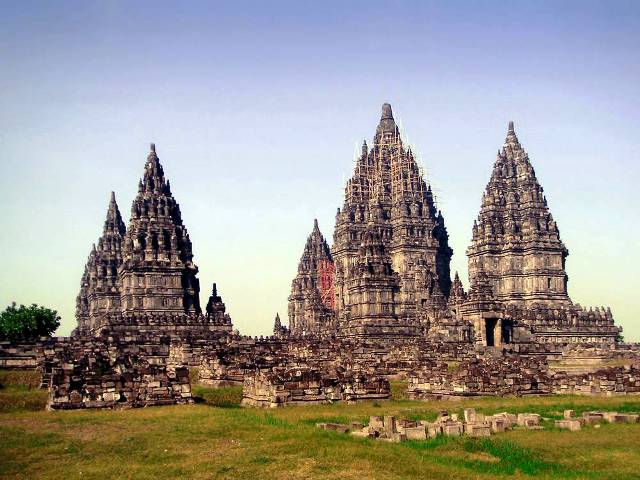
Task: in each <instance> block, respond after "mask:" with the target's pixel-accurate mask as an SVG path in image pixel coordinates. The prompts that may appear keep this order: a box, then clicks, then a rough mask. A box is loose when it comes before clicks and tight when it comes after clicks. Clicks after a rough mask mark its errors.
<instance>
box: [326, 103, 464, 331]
mask: <svg viewBox="0 0 640 480" xmlns="http://www.w3.org/2000/svg"><path fill="white" fill-rule="evenodd" d="M367 229H374V230H376V232H377V235H378V236H379V238H380V239H381V241H382V244H383V245H384V251H385V254H386V255H388V256H389V258H390V260H391V269H392V271H393V272H394V274H395V275H396V276H397V281H398V286H397V291H396V292H395V293H394V295H393V299H392V303H393V306H394V315H395V317H396V318H397V321H398V325H399V326H400V325H402V327H401V329H402V330H405V326H406V325H408V324H410V323H413V324H414V328H412V329H410V330H409V331H412V332H416V333H417V332H418V331H421V327H420V325H419V324H421V323H426V322H427V319H426V317H427V312H429V311H430V310H431V309H432V308H434V306H438V307H441V306H443V305H444V302H445V299H446V297H447V296H448V295H449V290H450V288H451V277H450V271H449V264H450V260H451V255H452V253H453V252H452V250H451V248H449V244H448V235H447V230H446V228H445V225H444V218H443V217H442V214H441V213H440V212H439V211H438V209H437V208H436V204H435V200H434V197H433V194H432V191H431V187H430V186H429V185H428V184H427V182H426V181H425V179H424V177H423V175H422V174H421V172H420V168H419V167H418V164H417V162H416V159H415V157H414V154H413V152H412V151H411V149H410V148H408V147H405V145H404V144H403V141H402V138H401V135H400V131H399V129H398V126H397V125H396V123H395V120H394V118H393V113H392V110H391V106H390V105H389V104H384V105H383V107H382V117H381V119H380V123H379V124H378V127H377V129H376V133H375V136H374V139H373V144H372V146H371V148H369V147H368V146H367V144H366V142H365V143H364V145H363V146H362V153H361V155H360V157H359V158H358V159H357V161H356V166H355V170H354V173H353V176H352V177H351V178H350V179H349V180H348V181H347V185H346V188H345V198H344V204H343V207H342V209H338V213H337V215H336V226H335V231H334V244H333V247H332V249H331V252H332V254H333V259H334V262H335V265H336V271H335V281H334V284H335V285H334V288H335V292H336V314H337V318H338V322H339V328H340V329H345V331H349V328H350V327H349V323H350V322H351V320H352V316H351V306H352V305H354V302H353V300H352V298H351V292H356V291H357V289H354V288H353V286H352V283H353V282H352V281H351V280H352V278H351V275H352V273H353V272H358V271H359V269H358V262H359V257H360V254H361V249H360V247H361V244H362V242H363V239H364V234H365V231H366V230H367ZM357 323H361V319H359V320H358V322H357Z"/></svg>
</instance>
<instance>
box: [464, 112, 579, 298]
mask: <svg viewBox="0 0 640 480" xmlns="http://www.w3.org/2000/svg"><path fill="white" fill-rule="evenodd" d="M568 254H569V252H568V250H567V249H566V248H565V246H564V244H563V243H562V240H560V232H559V230H558V226H557V225H556V222H555V221H554V220H553V217H552V215H551V213H550V212H549V207H548V206H547V200H546V198H545V196H544V193H543V189H542V187H541V186H540V184H539V183H538V180H537V178H536V174H535V171H534V169H533V167H532V166H531V163H530V162H529V156H528V155H527V152H525V150H524V149H523V148H522V146H521V145H520V142H519V141H518V137H517V136H516V133H515V131H514V128H513V122H509V129H508V132H507V138H506V140H505V143H504V145H503V147H502V150H500V151H499V152H498V157H497V159H496V162H495V164H494V166H493V172H492V173H491V179H490V180H489V183H488V185H487V187H486V189H485V193H484V195H483V197H482V205H481V207H480V214H479V215H478V220H477V221H476V222H475V223H474V226H473V240H472V243H471V245H470V246H469V248H468V250H467V256H468V257H469V278H470V280H471V282H473V280H474V279H475V278H476V277H477V276H478V275H479V274H480V272H483V273H484V274H485V275H486V276H487V277H488V278H489V281H490V283H491V286H492V288H493V294H494V296H495V298H496V299H497V300H500V301H503V302H507V303H513V304H515V305H518V306H521V307H526V306H530V305H532V304H533V303H534V302H535V303H543V304H547V305H568V304H569V303H570V300H569V296H568V295H567V274H566V272H565V259H566V257H567V255H568Z"/></svg>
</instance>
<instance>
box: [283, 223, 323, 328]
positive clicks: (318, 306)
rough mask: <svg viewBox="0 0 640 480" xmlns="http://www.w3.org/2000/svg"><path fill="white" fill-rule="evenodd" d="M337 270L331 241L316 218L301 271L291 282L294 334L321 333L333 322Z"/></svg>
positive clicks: (302, 258) (290, 325) (291, 324)
mask: <svg viewBox="0 0 640 480" xmlns="http://www.w3.org/2000/svg"><path fill="white" fill-rule="evenodd" d="M333 274H334V264H333V258H332V257H331V251H330V250H329V245H327V242H326V240H325V239H324V237H323V236H322V233H321V232H320V228H319V227H318V221H317V220H314V221H313V230H312V231H311V234H310V235H309V237H308V238H307V243H306V244H305V246H304V251H303V252H302V257H301V258H300V263H299V264H298V273H297V275H296V277H295V278H294V279H293V281H292V282H291V295H290V296H289V312H288V313H289V328H290V331H291V334H292V335H308V334H318V333H322V332H325V331H326V330H327V328H329V327H332V326H333V320H334V318H335V316H334V301H335V295H334V289H333ZM278 318H279V317H278Z"/></svg>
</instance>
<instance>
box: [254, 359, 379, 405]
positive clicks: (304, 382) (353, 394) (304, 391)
mask: <svg viewBox="0 0 640 480" xmlns="http://www.w3.org/2000/svg"><path fill="white" fill-rule="evenodd" d="M390 396H391V390H390V386H389V382H388V381H387V380H385V379H383V378H380V377H373V378H372V377H367V376H365V375H362V374H357V373H354V372H346V371H334V372H332V373H323V372H320V371H319V370H316V369H311V368H308V367H292V368H286V367H276V368H273V369H266V370H260V369H256V370H255V371H254V372H253V373H252V374H245V380H244V386H243V398H242V405H245V406H256V407H281V406H285V405H291V404H315V403H330V402H335V401H345V402H356V401H362V400H381V399H388V398H389V397H390Z"/></svg>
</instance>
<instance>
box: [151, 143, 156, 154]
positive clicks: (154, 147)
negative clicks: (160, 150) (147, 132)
mask: <svg viewBox="0 0 640 480" xmlns="http://www.w3.org/2000/svg"><path fill="white" fill-rule="evenodd" d="M151 153H156V144H155V143H152V144H151Z"/></svg>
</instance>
